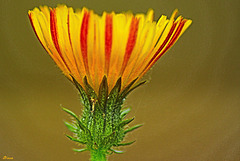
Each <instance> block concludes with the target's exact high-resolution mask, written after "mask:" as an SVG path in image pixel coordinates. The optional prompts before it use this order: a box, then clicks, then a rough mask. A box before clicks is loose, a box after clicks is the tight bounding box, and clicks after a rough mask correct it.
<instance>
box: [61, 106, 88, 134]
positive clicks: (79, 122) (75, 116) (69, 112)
mask: <svg viewBox="0 0 240 161" xmlns="http://www.w3.org/2000/svg"><path fill="white" fill-rule="evenodd" d="M62 109H63V111H65V112H67V113H68V114H70V115H71V116H73V117H74V118H75V119H76V120H77V123H78V125H79V127H80V128H81V130H83V131H86V132H87V133H89V134H90V131H89V130H88V129H87V128H86V127H85V126H84V125H83V123H82V122H81V121H80V120H79V119H78V117H77V115H76V114H75V113H73V112H72V111H70V110H69V109H66V108H64V107H62Z"/></svg>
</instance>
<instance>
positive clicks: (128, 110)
mask: <svg viewBox="0 0 240 161" xmlns="http://www.w3.org/2000/svg"><path fill="white" fill-rule="evenodd" d="M130 111H131V108H126V109H123V110H122V111H121V118H122V119H123V118H124V117H125V116H126V115H127V114H128V113H129V112H130Z"/></svg>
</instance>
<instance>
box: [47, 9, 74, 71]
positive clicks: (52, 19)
mask: <svg viewBox="0 0 240 161" xmlns="http://www.w3.org/2000/svg"><path fill="white" fill-rule="evenodd" d="M50 31H51V35H52V40H53V43H54V46H55V48H56V50H57V51H58V54H59V56H60V57H61V59H62V61H63V62H64V64H65V65H66V67H67V69H68V70H69V71H71V70H70V68H69V67H68V64H67V63H66V61H65V59H64V58H63V55H62V52H61V50H60V47H59V44H58V33H57V17H56V9H51V10H50Z"/></svg>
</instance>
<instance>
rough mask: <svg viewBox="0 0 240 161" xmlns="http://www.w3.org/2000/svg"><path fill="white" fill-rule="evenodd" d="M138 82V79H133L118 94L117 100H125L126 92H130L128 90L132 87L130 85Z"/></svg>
mask: <svg viewBox="0 0 240 161" xmlns="http://www.w3.org/2000/svg"><path fill="white" fill-rule="evenodd" d="M137 80H138V77H137V78H136V79H134V80H133V81H132V82H131V83H129V85H127V87H126V88H124V89H123V91H122V92H121V94H120V97H119V99H123V98H125V96H126V94H127V93H128V91H129V90H130V88H131V87H132V85H133V84H134V83H135V82H136V81H137Z"/></svg>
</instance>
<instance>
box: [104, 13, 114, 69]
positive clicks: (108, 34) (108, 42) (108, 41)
mask: <svg viewBox="0 0 240 161" xmlns="http://www.w3.org/2000/svg"><path fill="white" fill-rule="evenodd" d="M112 23H113V20H112V15H111V14H107V15H106V25H105V69H106V73H108V71H109V64H110V58H111V50H112V30H113V26H112Z"/></svg>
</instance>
